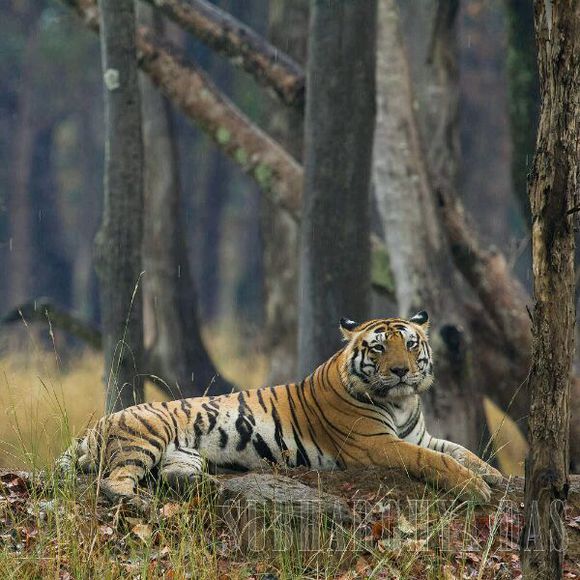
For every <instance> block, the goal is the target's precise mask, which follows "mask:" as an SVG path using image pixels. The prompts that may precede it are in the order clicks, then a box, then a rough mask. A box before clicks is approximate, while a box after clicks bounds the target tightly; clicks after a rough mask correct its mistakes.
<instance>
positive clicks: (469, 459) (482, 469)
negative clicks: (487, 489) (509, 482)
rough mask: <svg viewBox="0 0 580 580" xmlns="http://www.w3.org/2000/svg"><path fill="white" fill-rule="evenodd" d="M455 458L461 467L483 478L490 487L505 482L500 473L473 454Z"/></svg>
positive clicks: (468, 453) (460, 454)
mask: <svg viewBox="0 0 580 580" xmlns="http://www.w3.org/2000/svg"><path fill="white" fill-rule="evenodd" d="M454 458H455V459H457V461H458V462H459V463H461V465H463V466H464V467H467V469H469V470H470V471H472V472H474V473H476V474H477V475H479V476H480V477H482V478H483V480H484V481H485V482H486V483H488V484H489V485H498V484H499V483H501V481H502V480H503V475H502V474H501V472H500V471H498V470H497V469H496V468H495V467H492V466H491V465H490V464H489V463H486V462H485V461H483V460H482V459H480V458H479V457H477V455H475V454H473V453H470V452H462V453H457V454H456V455H454Z"/></svg>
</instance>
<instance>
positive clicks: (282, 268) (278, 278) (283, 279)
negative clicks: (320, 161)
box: [261, 0, 309, 383]
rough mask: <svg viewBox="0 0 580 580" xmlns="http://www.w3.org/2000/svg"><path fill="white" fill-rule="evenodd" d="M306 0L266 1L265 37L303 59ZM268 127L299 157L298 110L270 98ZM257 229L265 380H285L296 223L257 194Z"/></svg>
mask: <svg viewBox="0 0 580 580" xmlns="http://www.w3.org/2000/svg"><path fill="white" fill-rule="evenodd" d="M308 13H309V11H308V1H307V0H276V1H275V2H270V24H269V36H270V41H271V42H273V43H274V45H276V46H277V47H280V50H284V51H285V52H287V53H288V54H290V56H291V58H293V59H294V60H295V61H296V62H298V63H300V65H302V66H303V65H305V63H306V46H307V37H308ZM270 109H271V111H270V112H269V115H268V117H269V122H268V131H269V133H270V134H271V135H272V136H273V137H274V139H276V141H277V142H278V143H280V144H281V145H282V146H283V147H284V148H285V149H286V151H288V152H289V153H290V154H291V155H292V157H294V159H297V160H301V159H302V147H303V137H304V115H303V111H302V110H299V109H297V108H296V107H284V108H282V107H280V106H279V104H278V103H272V105H271V107H270ZM261 203H262V207H261V211H262V217H261V230H262V235H263V238H264V282H265V288H264V289H265V294H266V324H265V328H264V333H265V336H266V344H268V345H269V358H270V370H269V376H268V382H270V383H287V382H291V381H296V380H298V379H299V378H300V377H298V375H297V371H298V227H297V225H296V223H295V221H294V220H292V219H291V218H290V217H289V216H288V215H286V214H285V213H284V212H281V211H279V210H278V208H277V207H276V205H275V204H274V203H272V202H271V201H270V200H269V199H268V198H266V197H264V196H262V202H261Z"/></svg>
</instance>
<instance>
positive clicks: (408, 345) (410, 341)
mask: <svg viewBox="0 0 580 580" xmlns="http://www.w3.org/2000/svg"><path fill="white" fill-rule="evenodd" d="M418 344H419V343H418V342H414V341H412V340H409V341H408V342H407V348H408V349H409V350H413V349H414V348H416V347H417V345H418Z"/></svg>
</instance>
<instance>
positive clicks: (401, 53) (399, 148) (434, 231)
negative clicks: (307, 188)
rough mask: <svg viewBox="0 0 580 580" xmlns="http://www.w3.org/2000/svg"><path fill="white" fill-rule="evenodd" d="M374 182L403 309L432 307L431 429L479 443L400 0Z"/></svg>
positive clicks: (381, 100) (384, 67)
mask: <svg viewBox="0 0 580 580" xmlns="http://www.w3.org/2000/svg"><path fill="white" fill-rule="evenodd" d="M377 46H378V50H377V124H376V129H375V145H374V164H373V168H374V185H375V196H376V200H377V207H378V209H379V213H380V216H381V221H382V224H383V227H384V230H385V239H386V243H387V248H388V251H389V256H390V260H391V267H392V269H393V274H394V278H395V287H396V296H397V305H398V312H399V314H400V315H401V316H403V317H404V316H409V315H410V314H413V313H414V312H417V311H418V310H421V309H427V310H428V311H429V312H430V314H431V317H432V321H433V322H432V327H431V332H430V334H431V341H432V344H433V347H434V350H435V356H436V361H437V362H436V379H437V380H436V383H435V385H434V386H433V388H432V389H431V390H430V392H429V393H428V394H427V395H426V396H425V397H424V406H425V414H426V417H427V421H428V424H429V428H430V429H431V430H432V432H434V433H436V434H437V436H440V437H444V438H447V439H449V438H450V439H452V440H454V441H459V442H461V443H462V444H463V445H466V446H468V447H470V448H472V449H477V448H478V447H479V445H480V441H481V434H482V428H483V424H484V418H483V411H482V408H481V406H480V405H479V404H474V399H475V400H476V401H477V400H478V398H480V397H481V393H480V389H479V386H480V385H478V383H477V380H476V379H477V377H476V376H475V375H474V373H473V369H472V368H471V365H470V359H471V357H470V356H469V354H468V352H469V350H470V349H471V348H472V340H471V337H470V336H469V334H468V333H467V332H465V331H464V330H462V322H463V318H464V306H463V301H464V298H463V294H464V293H465V287H464V285H462V281H461V279H460V278H459V277H458V276H457V273H456V272H455V271H454V268H453V264H452V260H451V255H450V251H449V247H448V244H447V240H446V239H445V231H444V230H443V228H442V224H441V222H440V219H439V215H438V211H437V207H436V206H435V202H434V196H433V195H432V191H431V183H430V178H429V172H428V167H427V162H426V159H425V156H424V154H423V150H422V146H421V142H420V137H419V128H418V122H417V118H416V114H415V110H414V108H413V103H414V102H415V96H414V91H413V87H412V86H411V78H410V72H409V67H408V63H407V58H406V54H405V50H404V45H403V38H402V34H401V30H400V26H399V15H398V10H397V8H396V5H395V2H394V0H379V28H378V41H377Z"/></svg>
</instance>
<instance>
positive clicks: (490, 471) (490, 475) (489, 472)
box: [479, 463, 503, 485]
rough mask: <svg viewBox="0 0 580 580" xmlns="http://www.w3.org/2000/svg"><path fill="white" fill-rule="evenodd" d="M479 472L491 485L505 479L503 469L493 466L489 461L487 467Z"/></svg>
mask: <svg viewBox="0 0 580 580" xmlns="http://www.w3.org/2000/svg"><path fill="white" fill-rule="evenodd" d="M479 474H480V475H481V477H483V479H484V480H485V482H486V483H488V484H489V485H499V484H500V483H501V482H502V481H503V475H502V473H501V471H499V470H497V469H496V468H495V467H492V466H491V465H489V464H488V463H486V464H485V467H484V468H483V469H482V470H481V471H480V472H479Z"/></svg>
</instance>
